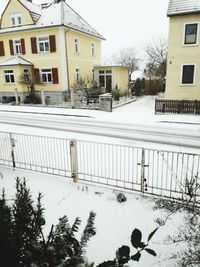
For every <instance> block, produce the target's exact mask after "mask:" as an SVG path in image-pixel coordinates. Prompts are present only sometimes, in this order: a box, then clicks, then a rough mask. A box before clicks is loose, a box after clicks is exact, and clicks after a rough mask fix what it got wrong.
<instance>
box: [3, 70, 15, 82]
mask: <svg viewBox="0 0 200 267" xmlns="http://www.w3.org/2000/svg"><path fill="white" fill-rule="evenodd" d="M6 72H7V73H6ZM3 74H4V83H5V84H15V75H14V71H13V70H4V71H3ZM6 76H8V77H9V82H6ZM11 76H12V77H13V80H14V81H13V82H12V81H11Z"/></svg>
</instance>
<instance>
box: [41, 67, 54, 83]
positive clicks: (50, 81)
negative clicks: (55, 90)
mask: <svg viewBox="0 0 200 267" xmlns="http://www.w3.org/2000/svg"><path fill="white" fill-rule="evenodd" d="M49 74H50V75H51V76H50V77H51V79H50V80H49V76H48V75H49ZM43 75H45V76H46V80H47V81H44V80H43ZM40 80H41V83H46V84H52V83H53V75H52V69H51V68H45V69H40Z"/></svg>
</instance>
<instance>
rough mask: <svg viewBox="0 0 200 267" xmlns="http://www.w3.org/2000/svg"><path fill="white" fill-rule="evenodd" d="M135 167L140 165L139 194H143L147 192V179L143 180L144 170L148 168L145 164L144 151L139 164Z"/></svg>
mask: <svg viewBox="0 0 200 267" xmlns="http://www.w3.org/2000/svg"><path fill="white" fill-rule="evenodd" d="M137 165H141V179H140V180H141V193H142V194H143V193H144V192H145V191H147V179H146V178H145V168H146V167H149V165H147V164H145V150H144V148H143V149H142V158H141V163H138V164H137Z"/></svg>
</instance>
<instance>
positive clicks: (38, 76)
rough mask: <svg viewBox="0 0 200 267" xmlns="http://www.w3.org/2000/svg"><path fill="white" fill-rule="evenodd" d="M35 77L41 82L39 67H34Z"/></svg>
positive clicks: (36, 80)
mask: <svg viewBox="0 0 200 267" xmlns="http://www.w3.org/2000/svg"><path fill="white" fill-rule="evenodd" d="M34 78H35V83H40V70H39V69H34Z"/></svg>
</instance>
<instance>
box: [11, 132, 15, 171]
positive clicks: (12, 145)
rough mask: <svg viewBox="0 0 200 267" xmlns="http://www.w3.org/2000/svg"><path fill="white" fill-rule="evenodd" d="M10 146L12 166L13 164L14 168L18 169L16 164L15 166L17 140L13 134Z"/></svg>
mask: <svg viewBox="0 0 200 267" xmlns="http://www.w3.org/2000/svg"><path fill="white" fill-rule="evenodd" d="M10 145H11V158H12V164H13V168H15V167H16V164H15V153H14V147H15V139H14V138H13V137H12V134H11V133H10Z"/></svg>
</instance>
